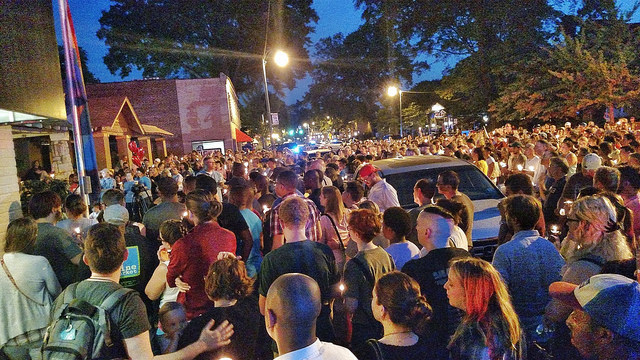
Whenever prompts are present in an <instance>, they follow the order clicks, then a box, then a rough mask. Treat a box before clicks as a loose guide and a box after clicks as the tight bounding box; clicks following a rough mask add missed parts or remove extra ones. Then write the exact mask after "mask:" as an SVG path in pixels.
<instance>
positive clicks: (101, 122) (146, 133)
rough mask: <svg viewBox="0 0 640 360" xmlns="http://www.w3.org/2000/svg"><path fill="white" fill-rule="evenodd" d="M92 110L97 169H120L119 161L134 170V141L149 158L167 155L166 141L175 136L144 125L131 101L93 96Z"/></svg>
mask: <svg viewBox="0 0 640 360" xmlns="http://www.w3.org/2000/svg"><path fill="white" fill-rule="evenodd" d="M89 110H90V112H91V114H90V115H91V127H92V128H93V142H94V145H95V147H96V160H97V162H98V169H104V168H108V169H112V168H115V167H118V166H117V165H118V160H122V161H123V162H124V163H126V164H128V165H129V167H132V166H131V165H132V161H131V160H132V155H133V154H132V153H131V152H130V151H129V148H128V145H129V142H131V141H135V142H136V143H137V144H138V147H141V148H143V149H144V150H145V157H147V158H148V159H154V158H158V157H166V156H167V147H166V140H165V138H170V137H172V136H173V134H172V133H170V132H168V131H166V130H163V129H161V128H159V127H157V126H154V125H149V124H143V123H141V122H140V119H139V118H138V115H137V114H136V111H135V110H134V109H133V106H132V105H131V101H129V98H127V97H123V96H118V95H114V96H111V97H99V98H95V97H90V98H89Z"/></svg>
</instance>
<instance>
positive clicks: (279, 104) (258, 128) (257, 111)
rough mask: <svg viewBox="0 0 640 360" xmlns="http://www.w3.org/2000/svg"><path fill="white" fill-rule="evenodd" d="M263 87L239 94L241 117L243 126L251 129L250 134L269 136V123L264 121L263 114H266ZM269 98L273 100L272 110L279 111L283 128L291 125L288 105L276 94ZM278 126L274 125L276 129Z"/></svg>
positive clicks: (279, 119)
mask: <svg viewBox="0 0 640 360" xmlns="http://www.w3.org/2000/svg"><path fill="white" fill-rule="evenodd" d="M263 89H264V88H254V89H251V90H247V91H245V92H244V93H243V94H241V95H240V96H239V100H240V118H241V119H242V128H243V129H246V130H247V131H249V133H250V134H252V135H261V136H262V135H263V134H264V135H266V136H269V123H268V122H264V123H263V114H265V101H264V90H263ZM269 99H270V101H271V112H273V113H278V121H279V123H280V125H279V127H280V128H282V129H286V128H288V127H290V123H291V122H290V120H289V111H288V108H287V105H286V104H285V103H284V101H282V100H281V99H280V98H278V97H277V96H276V95H275V94H269ZM277 128H278V126H275V127H274V129H277ZM274 131H275V130H274Z"/></svg>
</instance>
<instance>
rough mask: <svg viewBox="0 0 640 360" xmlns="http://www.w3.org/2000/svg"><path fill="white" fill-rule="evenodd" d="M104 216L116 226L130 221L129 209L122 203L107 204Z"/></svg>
mask: <svg viewBox="0 0 640 360" xmlns="http://www.w3.org/2000/svg"><path fill="white" fill-rule="evenodd" d="M102 216H103V218H104V221H105V222H108V223H109V224H112V225H116V226H120V225H124V224H126V223H127V222H128V221H129V211H128V210H127V208H126V207H124V206H122V205H120V204H115V205H109V206H107V208H106V209H104V214H103V215H102Z"/></svg>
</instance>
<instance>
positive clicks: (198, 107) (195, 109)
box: [176, 78, 232, 152]
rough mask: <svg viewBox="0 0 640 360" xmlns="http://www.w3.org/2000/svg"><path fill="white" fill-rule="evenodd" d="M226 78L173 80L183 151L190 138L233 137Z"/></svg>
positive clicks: (187, 149)
mask: <svg viewBox="0 0 640 360" xmlns="http://www.w3.org/2000/svg"><path fill="white" fill-rule="evenodd" d="M225 79H226V78H215V79H191V80H177V81H176V82H177V84H176V90H177V94H178V103H179V107H180V119H181V122H180V124H181V126H182V141H183V143H184V150H183V151H184V152H188V151H191V142H193V141H203V140H228V139H232V134H231V126H230V125H229V110H228V105H227V99H226V89H225V87H226V83H225ZM225 146H228V144H227V142H226V141H225Z"/></svg>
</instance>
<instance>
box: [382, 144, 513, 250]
mask: <svg viewBox="0 0 640 360" xmlns="http://www.w3.org/2000/svg"><path fill="white" fill-rule="evenodd" d="M372 164H373V165H374V166H375V167H377V168H378V169H380V175H381V176H382V178H384V179H385V180H386V181H387V182H388V183H389V184H391V185H392V186H393V187H394V188H395V189H396V191H397V192H398V201H399V202H400V206H402V207H403V208H404V209H411V208H414V207H417V206H418V204H416V203H414V202H413V186H414V185H415V183H416V182H417V181H418V180H419V179H422V178H428V179H431V180H432V181H433V182H434V183H435V182H436V179H437V178H438V174H440V173H441V172H443V171H445V170H453V171H455V172H456V173H457V174H458V176H459V177H460V186H459V187H458V190H459V191H460V192H462V193H464V194H466V195H467V196H468V197H469V198H470V199H471V201H472V202H473V205H474V207H475V212H474V217H473V230H472V241H473V248H472V250H471V253H472V254H473V255H474V256H477V257H481V258H483V259H485V260H488V261H491V259H492V257H493V253H494V251H495V249H496V247H497V245H498V231H499V229H500V211H499V210H498V203H499V202H500V200H502V199H503V198H504V197H505V196H504V194H502V192H501V191H500V189H498V187H497V186H496V185H495V184H494V183H493V182H492V181H491V180H490V179H489V178H488V177H487V176H486V175H485V174H484V173H482V171H480V169H478V168H477V167H476V166H475V165H473V164H471V163H469V162H467V161H464V160H460V159H457V158H451V157H447V156H437V155H419V156H407V157H399V158H392V159H384V160H376V161H373V162H372ZM438 196H440V197H441V196H442V195H439V194H438V195H436V198H437V197H438Z"/></svg>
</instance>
